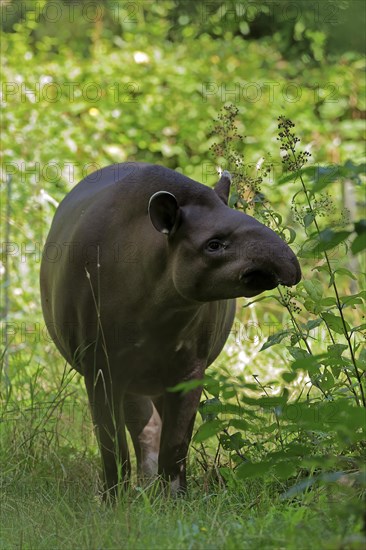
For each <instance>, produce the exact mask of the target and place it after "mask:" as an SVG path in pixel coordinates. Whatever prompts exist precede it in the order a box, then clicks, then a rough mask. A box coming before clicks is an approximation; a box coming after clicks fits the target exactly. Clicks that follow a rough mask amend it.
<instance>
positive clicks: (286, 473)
mask: <svg viewBox="0 0 366 550" xmlns="http://www.w3.org/2000/svg"><path fill="white" fill-rule="evenodd" d="M299 463H300V461H299V460H298V459H297V460H296V459H295V460H294V459H292V460H281V461H280V462H277V463H276V464H274V465H273V467H272V468H271V473H272V474H273V475H275V476H276V477H277V478H279V479H288V478H289V477H291V476H293V475H295V474H296V472H297V468H298V465H299Z"/></svg>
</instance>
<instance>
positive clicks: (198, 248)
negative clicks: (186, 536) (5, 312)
mask: <svg viewBox="0 0 366 550" xmlns="http://www.w3.org/2000/svg"><path fill="white" fill-rule="evenodd" d="M230 180H231V178H230V174H229V173H228V172H226V171H225V172H224V173H223V174H222V177H221V178H220V180H219V182H218V183H217V184H216V187H215V188H214V189H211V188H209V187H207V186H205V185H202V184H200V183H197V182H196V181H193V180H191V179H190V178H188V177H185V176H184V175H182V174H180V173H178V172H175V171H173V170H169V169H167V168H164V167H163V166H157V165H152V164H145V163H123V164H115V165H112V166H107V167H106V168H103V169H101V170H98V171H97V172H94V173H93V174H90V175H89V176H87V177H86V178H85V179H83V180H82V181H81V182H80V183H79V184H78V185H76V187H74V188H73V189H72V191H71V192H70V193H69V194H68V195H67V196H66V197H65V198H64V200H63V201H62V202H61V204H60V205H59V207H58V209H57V211H56V214H55V217H54V220H53V223H52V226H51V229H50V232H49V235H48V238H47V241H46V244H45V247H44V253H43V259H42V265H41V296H42V308H43V313H44V317H45V321H46V325H47V327H48V331H49V333H50V335H51V337H52V339H53V340H54V342H55V344H56V346H57V347H58V349H59V351H60V352H61V354H62V355H63V357H64V358H65V359H66V360H67V361H68V362H69V363H70V365H71V366H72V367H73V368H74V369H76V370H77V371H78V372H80V373H81V374H82V375H84V377H85V383H86V389H87V392H88V397H89V401H90V406H91V411H92V416H93V422H94V425H95V428H96V434H97V438H98V442H99V447H100V452H101V456H102V465H103V473H104V484H105V495H108V497H109V496H110V495H111V496H114V495H115V494H116V493H117V490H118V487H123V486H124V485H125V484H126V483H127V482H128V478H129V474H130V460H129V452H128V446H127V442H126V432H125V427H126V426H127V428H128V430H129V432H130V434H131V438H132V441H133V445H134V448H135V452H136V457H137V465H138V471H139V472H140V475H142V476H153V475H154V474H157V473H158V474H161V476H162V478H163V479H165V480H167V481H169V482H170V484H169V486H170V487H171V491H173V492H176V491H178V492H184V491H185V489H186V465H185V462H186V456H187V450H188V446H189V442H190V439H191V436H192V430H193V423H194V419H195V415H196V411H197V408H198V405H199V401H200V395H201V390H202V388H201V387H197V388H195V389H193V390H192V391H190V392H188V393H183V392H172V391H169V390H170V388H172V387H174V386H175V385H176V384H178V383H179V382H182V381H188V380H201V379H202V378H203V376H204V372H205V369H206V368H207V367H208V365H210V364H211V363H212V362H213V361H214V360H215V358H216V357H217V356H218V354H219V353H220V351H221V349H222V348H223V346H224V344H225V341H226V338H227V336H228V334H229V332H230V328H231V326H232V323H233V319H234V312H235V298H237V297H240V296H245V297H252V296H255V295H257V294H259V293H261V292H263V291H264V290H268V289H273V288H274V287H276V286H277V285H279V284H283V285H286V286H291V285H295V284H296V283H298V282H299V280H300V277H301V272H300V267H299V263H298V261H297V259H296V257H295V255H294V254H293V252H292V251H291V250H290V248H289V247H288V246H287V244H286V243H285V242H284V241H283V240H282V239H281V238H280V237H279V236H277V235H276V233H274V232H273V231H272V230H271V229H269V228H267V227H265V226H264V225H262V224H261V223H259V222H258V221H257V220H255V219H254V218H252V217H250V216H248V215H246V214H244V213H242V212H239V211H236V210H233V209H231V208H229V207H228V205H227V202H228V195H229V190H230Z"/></svg>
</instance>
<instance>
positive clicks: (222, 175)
mask: <svg viewBox="0 0 366 550" xmlns="http://www.w3.org/2000/svg"><path fill="white" fill-rule="evenodd" d="M221 177H222V178H229V180H230V182H231V181H232V177H231V174H230V172H228V171H227V170H224V171H223V172H222V174H221Z"/></svg>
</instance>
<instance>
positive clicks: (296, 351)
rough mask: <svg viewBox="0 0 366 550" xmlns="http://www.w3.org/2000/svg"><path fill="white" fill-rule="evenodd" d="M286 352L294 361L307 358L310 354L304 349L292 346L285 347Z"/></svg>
mask: <svg viewBox="0 0 366 550" xmlns="http://www.w3.org/2000/svg"><path fill="white" fill-rule="evenodd" d="M287 349H288V351H289V352H290V353H291V355H292V357H293V358H294V359H303V358H304V357H309V356H310V353H309V352H308V351H306V350H305V349H301V348H295V347H292V346H287Z"/></svg>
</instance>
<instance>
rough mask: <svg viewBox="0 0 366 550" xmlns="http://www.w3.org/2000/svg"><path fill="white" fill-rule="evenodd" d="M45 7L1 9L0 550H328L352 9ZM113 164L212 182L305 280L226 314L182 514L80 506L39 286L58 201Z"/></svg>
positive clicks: (356, 157)
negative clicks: (217, 549)
mask: <svg viewBox="0 0 366 550" xmlns="http://www.w3.org/2000/svg"><path fill="white" fill-rule="evenodd" d="M49 4H50V6H51V4H52V5H53V7H52V6H51V7H50V6H47V2H46V0H39V1H37V2H34V1H33V0H27V1H24V2H15V1H13V2H12V1H10V0H4V1H3V2H1V10H2V15H3V18H2V58H3V77H4V78H3V80H4V84H3V87H2V92H3V95H2V100H3V116H2V123H3V132H2V145H3V147H2V149H3V160H2V175H1V185H2V188H1V192H2V198H3V199H4V200H3V201H2V203H1V206H0V208H1V219H2V226H1V230H2V234H3V235H4V239H3V240H4V242H5V244H4V245H3V250H2V259H1V260H2V263H1V264H0V270H1V274H2V275H4V277H5V278H4V281H3V283H2V287H1V288H2V298H3V299H2V300H1V307H2V314H3V315H2V316H3V317H4V323H3V324H2V325H1V329H2V333H1V336H2V343H3V344H4V348H5V349H4V351H3V352H2V355H1V367H2V370H1V375H2V386H1V401H2V410H1V420H2V423H1V429H2V432H1V442H2V445H1V448H0V449H1V450H0V462H1V466H2V468H1V469H2V480H1V482H2V488H3V491H4V494H5V500H2V513H4V511H5V514H4V518H5V519H4V522H3V524H4V525H6V526H7V529H6V532H5V535H4V536H3V533H2V537H3V538H2V542H1V544H3V545H4V547H12V546H17V545H18V546H32V547H37V548H42V547H47V548H49V547H50V546H54V547H63V546H67V547H70V545H74V546H75V545H76V546H79V547H94V546H96V547H106V546H110V547H128V545H130V547H139V546H141V547H144V546H149V547H150V546H152V543H151V541H152V540H153V539H154V538H155V537H156V546H157V547H164V545H165V547H169V544H170V545H171V540H174V541H176V546H177V547H182V548H187V547H194V548H200V547H202V548H205V547H207V546H222V547H225V545H226V547H228V548H237V547H243V540H245V541H248V542H247V547H248V548H250V547H253V548H258V547H264V548H265V547H267V546H266V545H267V541H268V540H270V541H273V546H274V547H286V546H288V547H299V548H300V547H301V546H302V545H303V540H304V538H303V537H304V535H303V533H304V532H306V537H307V539H306V540H308V541H309V545H310V546H314V547H322V545H323V546H325V542H324V540H326V541H329V546H330V547H331V546H332V545H333V547H338V546H339V547H340V546H341V545H343V546H344V547H347V544H348V542H347V536H348V535H350V536H351V535H352V536H353V537H355V536H356V535H355V533H356V532H357V531H359V530H360V528H361V524H360V519H359V518H360V514H361V512H362V495H363V492H364V476H363V472H364V449H365V445H364V438H365V434H364V431H365V422H364V419H365V416H364V411H365V409H364V405H365V402H364V399H365V397H364V396H365V387H364V385H365V373H366V353H365V350H364V349H363V347H362V345H363V338H364V334H365V330H366V323H365V318H364V312H363V310H362V308H363V307H364V302H365V297H366V296H365V290H363V289H364V286H365V277H364V274H363V273H364V272H365V265H364V261H365V260H364V255H363V253H364V251H365V247H366V221H365V219H364V218H365V216H364V214H363V211H362V209H363V208H364V206H365V199H364V194H363V186H364V182H365V180H364V170H365V159H364V146H363V142H362V138H363V131H364V120H363V118H364V111H365V101H364V98H365V93H364V92H365V81H364V74H363V70H364V67H365V62H364V59H363V57H362V55H360V53H358V52H363V46H362V39H361V38H360V37H361V36H362V34H363V33H362V32H357V28H358V26H359V28H360V31H363V28H362V25H363V13H364V11H363V10H364V6H363V3H362V2H352V1H350V2H348V1H342V2H315V3H314V2H306V1H302V0H299V1H296V2H289V3H285V4H286V6H287V8H286V6H284V5H283V4H284V3H281V2H280V3H274V4H273V6H272V3H271V2H267V1H263V2H262V1H258V2H253V1H246V0H243V1H242V2H231V1H225V2H222V1H212V2H207V3H203V2H186V1H183V0H162V1H159V2H140V1H137V2H133V3H130V2H126V3H124V2H116V1H114V0H106V1H105V2H88V1H87V0H80V1H77V2H72V1H71V0H55V1H54V2H52V3H49ZM35 5H37V10H38V11H37V10H36V9H35ZM57 6H58V7H57ZM21 7H22V9H21ZM275 7H276V9H274V8H275ZM23 8H24V9H23ZM99 8H100V9H99ZM285 8H286V9H285ZM48 10H50V11H48ZM52 10H53V11H52ZM96 10H97V11H96ZM98 10H99V11H98ZM58 14H60V16H58ZM70 14H73V18H71V15H70ZM229 102H230V103H229ZM231 104H234V106H233V105H231ZM218 112H219V117H218V118H217V120H216V121H215V122H214V124H213V127H212V120H213V119H214V118H215V117H216V116H217V113H218ZM279 113H284V116H283V117H280V120H279V121H278V122H276V121H277V118H278V114H279ZM291 120H295V121H296V124H297V125H298V128H299V133H300V134H301V138H302V139H301V141H302V143H303V150H301V151H299V150H298V146H299V142H298V141H297V139H298V135H295V133H294V131H293V125H292V123H291V122H290V121H291ZM278 124H279V125H280V126H281V127H280V128H279V132H280V133H281V134H282V135H279V136H278V137H279V138H280V139H279V144H280V147H281V149H280V151H279V150H278V141H277V140H276V139H275V135H276V125H278ZM295 138H296V139H295ZM210 153H211V155H213V156H212V157H211V160H209V155H210ZM308 153H312V156H313V159H314V162H313V163H310V162H307V161H308V159H309V158H310V157H309V155H308ZM126 160H138V161H145V162H153V163H161V164H164V165H165V166H168V167H171V168H174V169H177V170H179V171H182V172H184V173H185V174H186V175H188V176H190V177H192V178H194V179H197V180H199V181H202V182H203V183H205V184H208V185H212V184H213V183H214V182H215V181H216V179H217V167H220V168H222V169H224V168H225V169H228V170H230V171H231V172H232V173H233V176H234V186H235V189H234V190H233V192H232V195H231V197H230V205H231V206H232V207H236V208H240V209H243V210H244V211H246V212H247V213H249V214H251V215H254V216H255V217H257V218H258V219H260V220H262V221H263V222H264V223H265V224H267V225H269V226H270V227H272V229H274V230H275V231H277V232H278V233H279V235H281V237H282V238H284V239H285V240H287V242H289V243H291V246H292V247H293V249H294V250H295V251H296V252H297V254H298V256H299V257H300V258H301V265H302V270H303V275H304V277H303V281H302V283H301V284H299V285H298V287H297V288H296V290H294V289H291V290H286V291H284V290H283V289H280V291H279V293H276V292H274V291H272V293H270V294H268V293H267V294H266V295H263V296H261V297H259V298H257V299H255V300H253V301H251V302H246V303H245V304H244V307H242V308H240V311H238V319H237V321H236V324H235V325H234V328H233V333H232V335H231V338H230V339H229V344H228V346H227V352H226V353H227V355H226V356H225V355H224V356H222V357H224V359H223V362H224V363H225V364H220V363H218V364H217V367H216V369H213V370H214V374H212V371H210V373H209V374H208V375H207V377H206V378H205V380H204V381H203V383H204V386H205V392H206V396H205V399H204V401H203V402H202V404H201V408H200V415H199V417H200V419H199V425H198V427H197V434H196V436H195V441H194V443H193V446H194V450H192V452H191V457H190V458H191V468H193V469H194V468H195V470H193V479H192V480H191V482H190V486H191V487H192V491H193V496H192V497H191V500H189V499H188V500H187V501H186V502H179V503H176V504H175V506H172V505H171V503H170V502H168V503H164V501H162V499H159V500H153V504H154V506H152V505H151V502H150V500H149V499H150V496H148V495H147V494H146V493H145V491H144V490H142V489H141V488H137V489H136V492H135V493H133V494H132V496H130V497H131V498H130V500H127V503H126V502H124V503H123V509H122V508H121V510H118V511H116V513H112V512H108V511H105V510H103V509H102V508H100V506H99V504H98V503H97V502H95V501H94V500H93V498H94V497H93V495H94V494H96V492H97V487H96V477H97V476H96V463H97V456H98V453H97V449H96V444H95V440H94V437H93V435H92V426H91V421H90V416H89V411H88V407H87V403H86V397H85V393H84V392H83V390H82V388H81V385H82V383H81V381H80V379H78V378H77V377H74V378H72V379H70V375H68V374H65V373H64V375H62V372H63V368H64V364H63V361H62V360H61V358H60V356H59V354H58V353H57V351H56V350H55V348H54V346H53V344H52V342H51V341H50V339H49V337H48V335H47V333H46V331H45V329H44V325H43V321H42V316H41V311H40V300H39V293H38V273H39V265H40V258H41V252H42V246H43V242H44V239H45V235H46V233H47V231H48V227H49V225H50V223H51V219H52V216H53V214H54V211H55V207H56V206H57V203H58V202H59V201H60V200H61V199H62V198H63V197H64V195H65V193H66V192H67V191H68V190H69V189H71V188H72V187H73V186H74V185H75V184H76V183H77V181H79V180H80V179H81V178H82V177H83V176H85V175H86V174H87V173H89V172H92V171H94V170H95V169H96V168H98V167H100V166H104V165H106V164H110V163H114V162H123V161H126ZM268 197H270V201H269V200H268ZM259 351H261V353H258V352H259ZM229 366H230V367H231V368H230V369H229V368H226V367H229ZM244 366H245V369H244V368H243V367H244ZM229 371H231V372H232V373H234V374H229ZM179 389H180V390H183V391H189V389H192V387H185V386H184V385H183V386H181V387H180V388H179ZM197 480H199V481H198V488H197V489H196V485H195V483H196V482H197ZM202 495H203V496H202ZM4 503H5V504H4ZM4 506H5V507H4ZM50 510H51V511H52V515H51V516H50V518H51V519H50V520H49V521H48V520H47V517H48V514H49V513H50ZM19 515H21V516H22V517H23V518H25V519H24V521H23V524H22V526H21V529H19ZM80 518H82V520H80ZM166 518H168V519H169V521H167V520H166ZM233 518H234V519H233ZM344 518H348V519H347V520H345V519H344ZM208 520H209V521H208ZM80 521H81V523H80ZM347 522H348V523H347ZM35 525H38V528H37V529H35V528H34V526H35ZM121 525H122V527H123V528H122V529H121ZM172 525H173V526H172ZM162 526H163V527H162ZM121 533H129V535H130V538H129V539H128V537H127V536H126V537H125V536H124V535H123V536H122V535H121ZM141 533H145V534H146V536H145V538H144V537H143V536H142V535H141ZM158 535H159V536H158ZM103 537H104V538H103ZM3 541H5V542H3ZM352 541H353V542H354V541H356V542H355V544H358V542H357V541H358V539H357V537H356V538H352V540H351V543H350V544H352ZM360 544H362V541H361V543H360ZM268 547H269V546H268Z"/></svg>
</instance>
